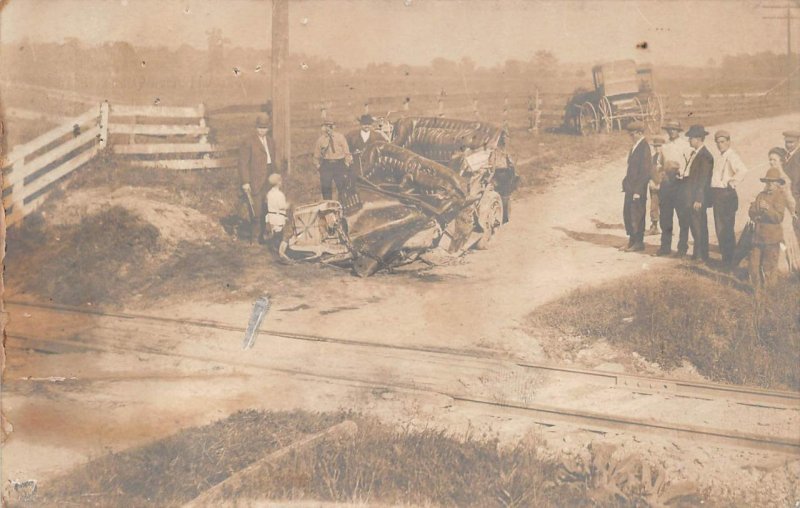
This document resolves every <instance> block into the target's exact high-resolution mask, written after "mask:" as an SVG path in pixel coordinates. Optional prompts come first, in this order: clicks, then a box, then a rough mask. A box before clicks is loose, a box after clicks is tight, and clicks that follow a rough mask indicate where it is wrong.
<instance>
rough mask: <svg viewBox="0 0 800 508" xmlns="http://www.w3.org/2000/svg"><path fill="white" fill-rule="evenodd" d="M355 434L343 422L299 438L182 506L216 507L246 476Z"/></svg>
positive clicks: (348, 423) (352, 424)
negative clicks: (303, 451) (313, 448)
mask: <svg viewBox="0 0 800 508" xmlns="http://www.w3.org/2000/svg"><path fill="white" fill-rule="evenodd" d="M356 432H358V425H356V423H355V422H353V421H352V420H345V421H343V422H342V423H338V424H336V425H334V426H333V427H330V428H329V429H327V430H324V431H322V432H318V433H317V434H312V435H310V436H306V437H304V438H301V439H299V440H297V441H295V442H294V443H292V444H290V445H288V446H285V447H283V448H280V449H278V450H276V451H274V452H272V453H270V454H269V455H267V456H266V457H264V458H261V459H258V460H256V461H255V462H253V463H251V464H250V465H248V466H246V467H245V468H244V469H240V470H239V471H236V472H235V473H233V474H232V475H230V476H229V477H228V478H226V479H224V480H222V481H221V482H219V483H217V484H216V485H214V486H212V487H211V488H209V489H208V490H205V491H203V492H201V493H200V495H198V496H197V497H196V498H194V499H192V500H191V501H189V502H188V503H186V504H184V505H183V508H196V507H201V506H218V505H219V504H220V503H222V502H224V500H225V493H226V492H235V491H236V490H239V489H241V488H242V486H243V485H244V482H246V481H247V479H248V476H251V475H254V474H256V473H259V472H262V473H263V472H264V471H262V469H264V468H266V467H269V466H271V465H274V464H275V463H276V462H278V461H279V460H281V459H282V458H284V457H286V456H288V455H290V454H292V453H296V452H299V451H301V450H304V449H308V448H311V447H312V446H315V445H317V444H319V443H320V442H322V441H325V440H328V439H343V438H352V437H354V436H355V435H356Z"/></svg>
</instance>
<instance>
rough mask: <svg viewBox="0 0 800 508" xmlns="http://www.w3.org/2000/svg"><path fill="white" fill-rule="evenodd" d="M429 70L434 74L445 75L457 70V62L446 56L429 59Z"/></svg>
mask: <svg viewBox="0 0 800 508" xmlns="http://www.w3.org/2000/svg"><path fill="white" fill-rule="evenodd" d="M431 70H433V73H434V74H438V75H442V76H446V75H450V74H456V73H457V72H458V64H457V63H456V62H454V61H452V60H448V59H446V58H441V57H437V58H434V59H433V60H431Z"/></svg>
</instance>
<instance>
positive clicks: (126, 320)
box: [6, 301, 800, 456]
mask: <svg viewBox="0 0 800 508" xmlns="http://www.w3.org/2000/svg"><path fill="white" fill-rule="evenodd" d="M7 306H8V307H9V308H10V310H13V314H12V316H13V318H14V319H13V320H12V321H11V322H10V323H9V327H8V330H7V340H6V346H7V347H8V348H9V349H11V350H31V349H32V350H34V351H42V352H53V351H58V352H77V353H80V352H83V351H93V352H108V353H121V354H125V353H136V354H146V355H158V356H164V357H177V358H185V359H191V360H197V361H201V362H207V363H212V364H218V365H225V366H228V367H233V368H241V369H254V370H260V371H269V372H274V373H281V374H285V375H289V376H294V377H297V378H299V379H306V380H312V381H314V380H315V381H324V382H339V383H345V384H348V385H351V386H356V387H362V388H370V389H384V390H395V391H404V392H410V393H412V394H413V393H418V394H421V393H426V394H430V395H439V396H444V397H447V398H448V399H450V400H452V401H454V402H455V403H457V404H459V405H467V406H474V407H477V408H479V409H480V410H481V411H485V412H488V413H489V414H497V413H501V414H508V413H511V414H514V415H517V416H524V417H527V418H531V419H532V420H534V421H535V422H536V423H539V424H543V425H548V426H552V425H559V424H568V425H573V426H578V427H580V428H585V429H588V430H593V431H598V432H609V431H610V432H621V433H640V432H644V433H649V434H656V435H659V436H664V437H668V438H679V439H690V440H694V441H699V442H703V443H713V444H717V445H722V446H733V447H745V448H751V449H757V450H762V451H773V452H782V453H788V454H791V455H795V456H797V455H800V439H799V438H798V437H797V432H796V428H797V427H796V423H797V421H798V418H800V393H798V392H787V391H777V390H763V389H758V388H748V387H741V386H733V385H725V384H714V383H695V382H686V381H680V380H674V379H664V378H654V377H647V376H632V375H627V374H618V373H611V372H604V371H596V370H586V369H575V368H570V367H561V366H555V365H547V364H533V363H523V362H516V361H513V360H510V359H509V358H507V357H502V356H500V355H493V354H488V353H487V352H485V351H477V350H475V351H463V350H453V349H448V348H440V347H415V346H400V345H392V344H385V343H373V342H366V341H359V340H352V339H341V338H333V337H325V336H319V335H307V334H296V333H288V332H282V331H278V330H264V329H262V330H261V331H260V333H259V339H257V341H256V344H257V346H258V341H259V340H261V341H263V340H266V339H271V340H272V341H276V340H282V342H281V343H280V344H278V345H277V346H279V347H274V348H271V349H270V351H267V354H264V352H257V351H254V350H251V351H246V352H245V351H241V349H239V344H240V341H241V336H242V335H243V334H244V332H245V328H244V327H239V326H232V325H228V324H224V323H218V322H213V321H203V320H187V319H178V318H169V317H160V316H149V315H142V314H132V313H122V312H105V311H102V310H97V309H84V308H78V307H70V306H62V305H54V304H42V303H32V302H21V301H9V302H7ZM24 309H27V311H25V310H24ZM29 312H32V313H33V314H30V313H29ZM23 315H25V316H30V319H26V318H23V317H21V316H23ZM18 324H19V326H17V325H18ZM203 329H205V330H206V332H214V333H223V334H225V335H226V338H227V337H228V336H231V335H232V334H234V333H235V340H234V339H233V338H232V337H231V340H225V341H224V342H221V341H203V340H198V341H196V342H195V341H188V340H182V337H181V336H182V335H183V336H190V337H197V336H198V332H199V331H201V330H203ZM187 342H191V347H190V348H187V347H186V345H187V344H186V343H187ZM314 343H316V344H317V345H319V347H317V346H315V344H314ZM234 344H235V346H234V347H231V346H232V345H234ZM309 346H313V350H317V349H320V348H328V349H331V348H333V349H331V351H326V352H325V353H327V354H325V353H322V352H321V353H319V354H318V355H315V356H317V357H318V358H316V359H315V358H311V359H310V358H309V355H308V353H309V350H308V347H309ZM303 348H305V349H303ZM335 352H339V353H346V354H348V355H349V357H348V359H347V361H344V360H343V361H331V360H330V358H331V356H330V354H332V353H335ZM300 354H302V355H304V356H298V355H300ZM503 372H523V373H526V375H533V376H546V377H547V378H548V379H549V380H551V381H552V380H555V381H558V382H568V383H572V384H578V385H587V386H595V387H598V388H599V389H602V388H610V389H613V390H617V391H618V392H620V391H621V392H625V393H630V394H648V395H656V396H662V395H663V396H667V397H670V399H671V400H669V401H665V400H662V399H660V398H659V397H654V398H653V400H652V401H650V402H649V405H650V406H649V407H648V406H646V407H645V408H644V410H643V412H645V413H646V412H647V410H649V409H652V408H653V407H656V408H658V407H659V406H660V405H663V404H665V403H666V402H669V403H670V404H672V405H673V406H674V405H676V404H677V405H678V406H679V407H680V408H681V409H680V411H688V412H691V411H695V410H698V408H700V409H702V408H703V406H702V405H703V404H709V405H710V406H709V407H711V408H712V410H713V407H714V404H719V403H720V401H724V402H725V403H726V404H728V405H729V407H728V411H729V412H730V411H731V409H730V408H731V407H732V408H733V409H732V411H734V413H735V412H736V411H739V412H741V413H743V414H744V413H747V412H748V411H757V412H759V414H761V415H762V418H763V417H764V415H766V418H769V419H772V417H773V416H774V418H775V420H784V421H788V422H789V424H788V427H787V426H784V429H786V428H788V429H789V431H788V432H782V433H780V434H781V435H778V434H774V433H773V434H762V433H761V432H747V431H743V430H742V428H743V427H740V426H738V425H737V422H735V421H734V422H733V424H732V425H734V427H733V428H730V427H729V428H724V427H713V426H698V425H695V424H692V423H687V422H677V423H676V422H674V421H668V420H669V419H668V418H660V417H638V416H629V415H630V414H638V411H633V410H630V408H622V410H619V409H620V408H619V407H617V408H616V409H618V411H616V412H610V411H607V410H606V408H605V406H601V407H603V410H602V411H596V410H594V409H593V406H592V405H590V404H587V406H585V407H589V408H590V409H585V408H584V407H583V406H581V407H574V405H573V407H565V406H563V405H552V404H538V403H533V402H532V401H531V400H528V398H527V397H523V398H522V400H519V398H518V397H513V396H509V395H508V394H499V395H498V394H497V393H495V392H494V391H493V390H492V389H491V387H489V388H487V386H485V385H484V384H481V383H478V382H477V381H476V380H477V379H481V380H485V378H487V377H491V376H496V375H498V373H503ZM506 381H507V380H506V379H505V378H502V377H500V378H498V386H499V384H503V383H506ZM620 389H621V390H620ZM698 404H700V406H698ZM611 407H614V406H613V405H611ZM736 408H738V409H736ZM705 410H706V411H708V410H707V409H705ZM728 419H729V420H730V418H728ZM784 423H785V422H784ZM756 428H759V427H756ZM792 429H794V431H793V430H792Z"/></svg>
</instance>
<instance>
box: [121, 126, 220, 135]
mask: <svg viewBox="0 0 800 508" xmlns="http://www.w3.org/2000/svg"><path fill="white" fill-rule="evenodd" d="M108 131H109V134H110V135H114V134H133V135H136V134H143V135H149V136H180V135H187V136H202V135H204V134H208V127H201V126H199V125H195V124H188V125H148V124H129V123H112V124H111V125H109V126H108Z"/></svg>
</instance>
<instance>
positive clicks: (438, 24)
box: [0, 0, 800, 68]
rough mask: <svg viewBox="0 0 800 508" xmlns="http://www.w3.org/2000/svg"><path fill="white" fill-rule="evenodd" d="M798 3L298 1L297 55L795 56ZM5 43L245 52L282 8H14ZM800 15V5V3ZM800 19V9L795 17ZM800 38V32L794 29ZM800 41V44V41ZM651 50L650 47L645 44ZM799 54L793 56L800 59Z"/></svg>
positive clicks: (264, 35) (231, 1) (257, 0)
mask: <svg viewBox="0 0 800 508" xmlns="http://www.w3.org/2000/svg"><path fill="white" fill-rule="evenodd" d="M786 1H794V0H765V1H745V0H742V1H738V0H722V1H719V0H694V1H685V0H647V1H643V0H591V1H589V0H583V1H572V0H561V1H544V0H541V1H540V0H290V8H289V17H290V20H289V24H290V39H289V45H290V51H291V52H298V53H301V52H302V53H307V54H313V55H319V56H322V57H331V58H333V59H334V60H336V61H337V62H338V63H339V64H340V65H342V66H343V67H348V68H353V67H363V66H365V65H366V64H368V63H370V62H375V63H380V62H390V63H393V64H403V63H405V64H410V65H425V64H428V63H429V62H430V61H431V60H432V59H433V58H436V57H444V58H448V59H452V60H460V59H461V58H462V57H465V56H469V57H470V58H472V59H473V60H474V61H475V62H476V63H477V64H478V65H479V66H486V67H489V66H492V65H495V64H498V63H502V62H504V61H505V60H507V59H518V60H529V59H530V58H531V57H532V56H533V54H534V53H535V52H536V51H538V50H549V51H552V52H553V53H554V54H555V55H556V56H557V57H558V58H559V60H561V61H568V62H600V61H606V60H614V59H620V58H634V59H636V60H637V61H641V62H645V61H646V62H652V63H655V64H685V65H694V66H697V65H705V64H706V63H707V62H708V60H709V59H711V58H713V59H715V60H716V61H717V62H719V61H720V60H721V59H722V57H723V56H724V55H726V54H741V53H755V52H759V51H774V52H776V53H784V54H785V52H786V22H785V21H781V20H776V19H763V16H778V15H784V14H785V11H779V10H775V9H765V8H764V6H765V5H785V3H786ZM2 5H3V7H2V11H0V40H2V42H4V43H5V42H19V41H21V40H23V39H24V38H25V37H28V38H29V40H30V41H31V42H40V41H47V42H61V41H63V40H64V39H65V38H67V37H75V38H78V39H80V40H82V41H84V42H85V43H87V44H97V43H103V42H106V41H115V40H123V41H128V42H130V43H132V44H134V45H140V46H142V45H143V46H159V45H166V46H170V47H173V48H174V47H177V46H180V45H181V44H189V45H191V46H195V47H198V48H205V47H206V40H207V36H206V32H207V31H208V30H210V29H211V28H215V27H217V28H219V29H221V30H222V33H223V35H224V36H225V37H227V38H228V39H230V41H231V44H232V45H234V46H242V47H256V48H264V47H268V46H269V39H270V26H271V1H270V0H6V1H5V2H4V3H3V4H2ZM798 5H800V2H798ZM795 13H796V14H797V15H798V18H800V9H798V10H797V11H795ZM798 28H800V23H797V22H795V23H794V26H793V29H794V30H797V29H798ZM798 38H800V37H794V39H795V40H797V39H798ZM641 42H647V49H646V50H642V49H638V48H637V44H639V43H641ZM797 49H798V48H797V45H795V48H793V51H797Z"/></svg>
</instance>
